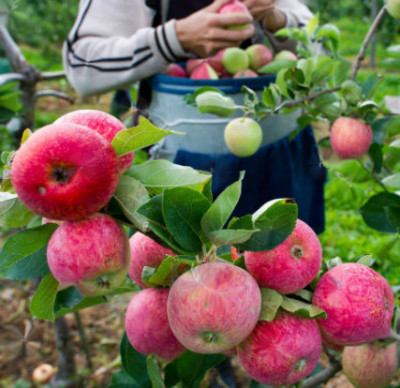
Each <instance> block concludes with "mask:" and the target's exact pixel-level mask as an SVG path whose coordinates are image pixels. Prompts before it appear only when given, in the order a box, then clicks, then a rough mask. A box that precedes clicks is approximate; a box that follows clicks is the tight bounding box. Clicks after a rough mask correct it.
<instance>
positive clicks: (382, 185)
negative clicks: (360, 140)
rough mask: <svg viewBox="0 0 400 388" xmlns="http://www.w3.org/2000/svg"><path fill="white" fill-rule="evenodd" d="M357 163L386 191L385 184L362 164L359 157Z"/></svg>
mask: <svg viewBox="0 0 400 388" xmlns="http://www.w3.org/2000/svg"><path fill="white" fill-rule="evenodd" d="M357 161H358V163H360V165H361V167H362V168H363V169H364V171H365V172H366V173H367V174H368V175H369V176H370V177H371V178H372V179H373V180H374V181H375V182H376V183H377V184H378V185H379V186H380V187H382V189H383V190H384V191H385V192H388V189H387V188H386V186H385V185H384V184H383V183H382V182H381V181H380V180H379V179H378V178H377V177H376V175H375V174H374V173H373V172H372V171H370V170H369V169H368V168H367V167H365V166H364V163H363V162H362V161H361V160H360V158H357Z"/></svg>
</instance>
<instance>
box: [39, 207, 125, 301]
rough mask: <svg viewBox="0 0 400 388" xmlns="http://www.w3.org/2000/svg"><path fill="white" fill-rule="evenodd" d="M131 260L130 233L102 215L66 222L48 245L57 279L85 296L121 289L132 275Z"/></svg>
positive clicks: (53, 271)
mask: <svg viewBox="0 0 400 388" xmlns="http://www.w3.org/2000/svg"><path fill="white" fill-rule="evenodd" d="M129 258H130V251H129V240H128V236H127V234H126V233H125V231H124V229H123V228H122V226H121V225H120V224H119V223H118V222H117V221H115V220H114V219H113V218H112V217H110V216H108V215H106V214H102V213H96V214H94V215H92V216H90V217H89V218H86V219H83V220H79V221H66V222H64V223H62V224H61V225H60V226H59V227H58V228H57V229H56V231H55V232H54V233H53V235H52V236H51V238H50V241H49V244H48V246H47V262H48V265H49V268H50V271H51V273H52V274H53V276H54V277H55V278H56V279H57V280H58V281H59V283H60V284H61V285H62V286H65V287H67V286H75V287H76V288H77V289H78V290H79V292H80V293H81V294H82V295H102V294H106V293H107V292H109V291H111V290H113V289H115V288H117V287H118V286H119V285H120V284H121V283H122V281H123V280H124V279H125V277H126V275H127V273H128V267H129Z"/></svg>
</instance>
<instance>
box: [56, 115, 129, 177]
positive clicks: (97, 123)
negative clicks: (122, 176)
mask: <svg viewBox="0 0 400 388" xmlns="http://www.w3.org/2000/svg"><path fill="white" fill-rule="evenodd" d="M55 122H56V123H67V122H68V123H74V124H79V125H83V126H85V127H88V128H90V129H93V130H94V131H96V132H98V133H100V135H102V136H103V137H104V138H105V139H106V140H107V141H108V142H109V143H111V142H112V140H113V139H114V137H115V135H116V134H117V133H118V132H119V131H122V130H124V129H126V126H125V124H124V123H123V122H122V121H120V120H118V119H117V118H116V117H114V116H113V115H110V114H109V113H106V112H102V111H100V110H96V109H80V110H76V111H73V112H70V113H67V114H65V115H63V116H61V117H60V118H58V119H57V120H56V121H55ZM134 154H135V153H134V152H130V153H129V154H126V155H122V156H121V157H120V158H119V164H120V169H121V172H124V171H127V170H129V168H130V167H131V166H132V162H133V157H134Z"/></svg>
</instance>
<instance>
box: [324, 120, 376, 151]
mask: <svg viewBox="0 0 400 388" xmlns="http://www.w3.org/2000/svg"><path fill="white" fill-rule="evenodd" d="M330 140H331V145H332V148H333V150H334V151H335V152H336V154H337V155H338V156H339V157H340V158H342V159H352V158H358V157H360V156H361V155H363V154H365V153H366V152H367V151H368V148H369V147H370V145H371V143H372V129H371V127H370V126H368V125H367V124H365V123H363V122H362V121H360V120H357V119H353V118H351V117H339V118H338V119H336V120H335V121H334V123H333V124H332V127H331V133H330Z"/></svg>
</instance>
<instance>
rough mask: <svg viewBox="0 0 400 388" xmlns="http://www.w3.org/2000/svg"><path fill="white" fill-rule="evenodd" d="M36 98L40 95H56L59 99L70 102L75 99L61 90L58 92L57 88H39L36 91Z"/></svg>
mask: <svg viewBox="0 0 400 388" xmlns="http://www.w3.org/2000/svg"><path fill="white" fill-rule="evenodd" d="M35 96H36V98H40V97H49V96H51V97H57V98H59V99H61V100H65V101H68V102H69V103H70V104H73V103H74V102H75V101H74V99H73V98H72V97H69V96H68V95H67V94H65V93H63V92H59V91H57V90H41V91H40V92H36V95H35Z"/></svg>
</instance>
